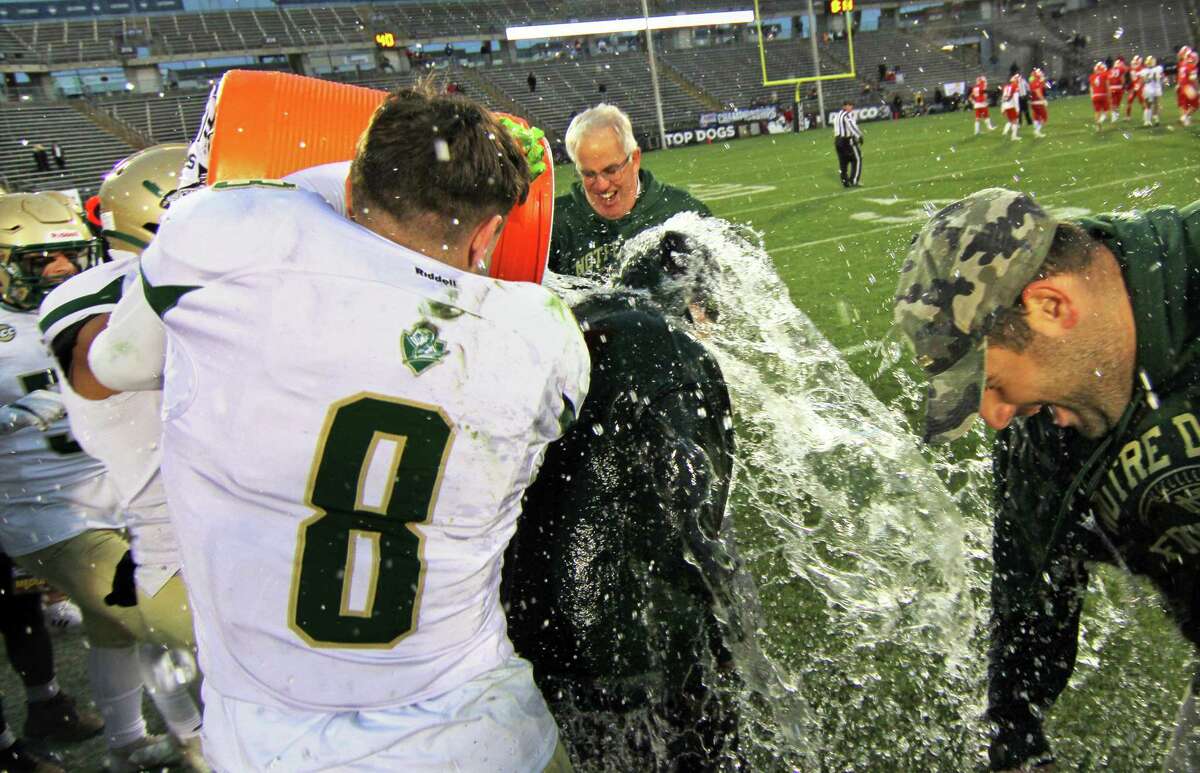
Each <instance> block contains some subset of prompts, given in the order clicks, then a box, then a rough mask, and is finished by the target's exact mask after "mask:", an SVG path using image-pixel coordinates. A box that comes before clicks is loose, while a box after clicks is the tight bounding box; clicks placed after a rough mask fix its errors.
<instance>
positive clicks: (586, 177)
mask: <svg viewBox="0 0 1200 773" xmlns="http://www.w3.org/2000/svg"><path fill="white" fill-rule="evenodd" d="M632 158H633V153H630V154H629V155H627V156H625V160H624V161H622V162H621V163H619V164H610V165H608V166H606V167H605V168H603V169H601V170H600V171H599V172H593V171H592V170H590V169H588V170H586V171H585V170H583V169H580V168H579V167H575V173H576V174H578V175H579V176H580V177H582V178H583V181H584V182H588V183H591V182H595V181H596V178H597V177H599V178H602V179H603V180H604V181H605V182H612V181H613V180H614V179H616V177H617V176H618V175H620V174H621V172H624V171H625V167H627V166H629V161H630V160H631V159H632Z"/></svg>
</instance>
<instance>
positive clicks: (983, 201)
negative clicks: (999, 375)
mask: <svg viewBox="0 0 1200 773" xmlns="http://www.w3.org/2000/svg"><path fill="white" fill-rule="evenodd" d="M1056 226H1057V223H1056V222H1055V220H1054V219H1053V218H1051V217H1050V216H1049V215H1047V214H1046V212H1045V210H1043V209H1042V208H1041V207H1039V206H1038V205H1037V204H1036V203H1035V202H1034V201H1033V199H1031V198H1030V197H1029V196H1027V195H1025V194H1023V193H1017V192H1015V191H1009V190H1004V189H1003V188H986V189H984V190H981V191H979V192H977V193H973V194H971V195H970V196H968V197H967V198H965V199H961V200H960V201H956V202H954V203H953V204H951V205H949V206H948V207H946V208H945V209H943V210H941V211H940V212H938V213H937V214H935V215H934V216H933V218H932V219H931V220H930V221H929V222H928V223H927V224H926V225H925V227H924V228H923V229H921V232H920V233H919V234H917V236H916V238H915V239H914V240H913V243H912V246H911V247H910V248H909V251H908V259H907V260H906V261H905V262H904V266H903V267H902V268H901V269H900V286H899V289H898V290H897V293H896V308H895V318H896V324H897V326H898V327H899V328H900V329H901V330H902V331H903V332H904V334H905V335H907V336H908V338H909V339H910V340H911V341H912V344H913V347H914V349H915V350H916V353H917V362H918V363H919V364H920V365H921V367H922V368H923V369H924V370H925V372H926V373H927V374H928V375H929V378H930V385H929V397H928V406H927V409H926V423H925V438H926V440H928V441H930V442H934V443H940V442H946V441H950V440H953V439H954V438H956V437H959V436H961V435H962V434H963V433H965V432H966V431H967V430H968V429H969V428H970V426H971V422H972V421H974V419H975V417H976V416H978V415H979V406H980V402H981V401H982V398H983V385H984V355H985V350H986V347H987V341H986V336H987V333H988V331H989V329H990V327H991V324H992V322H993V320H994V316H995V312H996V310H997V309H1000V308H1005V307H1010V306H1012V304H1013V303H1014V302H1015V301H1016V299H1017V297H1018V295H1020V293H1021V290H1022V289H1023V288H1024V287H1025V286H1026V285H1027V284H1028V283H1029V282H1030V280H1032V279H1034V278H1035V277H1036V276H1037V274H1038V271H1039V269H1040V268H1041V266H1042V262H1043V260H1044V259H1045V257H1046V254H1047V253H1048V252H1049V250H1050V245H1051V243H1052V242H1053V240H1054V232H1055V227H1056Z"/></svg>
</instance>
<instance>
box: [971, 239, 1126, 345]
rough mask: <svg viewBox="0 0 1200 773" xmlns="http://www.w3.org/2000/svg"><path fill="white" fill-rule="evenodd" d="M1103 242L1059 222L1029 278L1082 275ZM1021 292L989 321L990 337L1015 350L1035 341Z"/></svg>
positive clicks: (989, 339) (999, 309)
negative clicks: (1052, 239)
mask: <svg viewBox="0 0 1200 773" xmlns="http://www.w3.org/2000/svg"><path fill="white" fill-rule="evenodd" d="M1102 246H1103V243H1102V242H1101V241H1100V240H1099V239H1097V238H1096V237H1094V236H1092V235H1091V234H1090V233H1088V232H1087V231H1085V230H1084V229H1083V228H1080V227H1079V226H1077V225H1075V224H1074V223H1059V224H1058V226H1057V227H1056V228H1055V230H1054V241H1052V242H1051V243H1050V252H1049V253H1047V254H1046V259H1045V260H1044V261H1042V267H1041V268H1040V269H1039V270H1038V273H1037V275H1036V276H1035V277H1034V278H1033V279H1032V280H1030V282H1031V283H1032V282H1036V281H1039V280H1041V279H1047V278H1049V277H1052V276H1060V275H1063V274H1079V273H1082V272H1083V271H1086V270H1087V269H1088V268H1090V267H1091V265H1092V263H1093V262H1094V261H1095V259H1096V255H1097V254H1098V253H1099V248H1100V247H1102ZM1023 295H1024V288H1022V292H1021V293H1018V294H1017V297H1016V300H1014V301H1013V303H1012V305H1011V306H1002V307H1000V308H998V309H996V311H994V312H992V316H991V319H990V320H989V322H988V329H987V340H988V343H989V344H991V345H993V346H999V347H1002V348H1004V349H1008V350H1010V351H1013V352H1017V353H1018V354H1019V353H1020V352H1023V351H1025V348H1026V347H1028V346H1029V344H1030V342H1032V341H1033V329H1032V328H1030V327H1029V321H1028V320H1027V319H1026V318H1025V316H1026V311H1025V300H1024V298H1023Z"/></svg>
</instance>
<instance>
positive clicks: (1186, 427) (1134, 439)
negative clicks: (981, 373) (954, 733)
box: [988, 202, 1200, 770]
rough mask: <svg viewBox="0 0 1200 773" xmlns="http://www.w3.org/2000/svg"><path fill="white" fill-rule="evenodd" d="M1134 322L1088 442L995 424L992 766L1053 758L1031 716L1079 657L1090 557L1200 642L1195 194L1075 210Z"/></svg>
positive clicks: (1042, 419) (1046, 421) (1046, 423)
mask: <svg viewBox="0 0 1200 773" xmlns="http://www.w3.org/2000/svg"><path fill="white" fill-rule="evenodd" d="M1081 225H1082V226H1083V227H1084V228H1086V229H1088V231H1090V232H1091V233H1092V234H1093V235H1095V236H1097V237H1099V238H1100V239H1101V240H1102V241H1104V243H1105V244H1107V245H1108V247H1109V249H1111V250H1112V251H1113V254H1114V255H1116V257H1117V261H1118V262H1119V263H1120V265H1121V269H1122V273H1123V274H1124V278H1125V285H1126V288H1127V289H1128V291H1129V298H1130V303H1131V305H1132V307H1133V314H1134V320H1135V324H1136V327H1137V361H1136V368H1135V373H1136V374H1137V375H1136V376H1135V385H1134V390H1133V396H1132V400H1131V401H1130V404H1129V407H1128V408H1127V409H1126V411H1125V413H1124V415H1123V416H1122V417H1121V419H1120V421H1118V423H1117V425H1116V426H1115V427H1114V428H1113V430H1112V431H1111V432H1109V433H1108V434H1107V435H1105V436H1104V437H1102V438H1100V439H1098V440H1088V439H1086V438H1084V437H1082V436H1081V435H1079V433H1077V432H1075V431H1073V430H1063V429H1060V428H1058V427H1056V426H1054V424H1053V422H1052V421H1051V419H1050V417H1049V416H1048V415H1047V414H1046V413H1045V412H1042V413H1039V414H1037V415H1036V416H1032V417H1030V418H1029V419H1027V420H1026V421H1024V422H1016V423H1014V424H1013V425H1012V426H1010V427H1009V428H1008V429H1006V430H1005V431H1003V432H1001V433H999V434H998V435H997V437H996V447H995V451H994V454H993V461H994V465H995V473H996V496H997V509H996V519H995V521H996V522H995V537H994V539H993V543H992V553H993V559H994V562H995V570H994V574H993V578H992V643H991V649H990V651H989V654H988V655H989V656H988V716H989V718H990V719H991V720H992V721H993V722H994V723H995V724H996V725H997V734H996V735H995V737H994V738H993V740H992V744H991V749H990V757H991V767H992V768H993V769H994V770H1002V769H1009V768H1017V767H1020V766H1021V765H1022V764H1024V763H1029V762H1033V761H1042V760H1049V759H1052V756H1051V753H1050V747H1049V743H1048V742H1047V740H1046V737H1045V735H1044V734H1043V732H1042V722H1041V719H1040V717H1041V714H1042V711H1044V710H1045V709H1047V708H1049V707H1050V705H1051V704H1052V703H1053V702H1054V700H1055V699H1056V698H1057V697H1058V695H1059V693H1061V692H1062V690H1063V689H1064V688H1065V687H1066V684H1067V680H1068V679H1069V678H1070V676H1071V672H1072V670H1073V669H1074V666H1075V654H1076V649H1077V646H1078V645H1077V639H1078V635H1079V615H1080V611H1081V609H1082V607H1083V597H1084V591H1085V590H1086V588H1087V582H1088V570H1087V564H1088V563H1089V562H1096V561H1101V562H1105V563H1109V564H1114V565H1117V566H1121V567H1122V568H1125V569H1128V570H1129V571H1131V572H1133V573H1135V574H1139V575H1142V576H1144V577H1147V578H1148V579H1150V581H1151V582H1153V583H1154V584H1155V585H1156V586H1157V587H1158V589H1159V591H1160V592H1161V593H1162V595H1163V598H1164V600H1165V602H1166V604H1167V607H1168V609H1169V610H1170V612H1171V615H1172V618H1173V619H1174V620H1175V622H1176V623H1177V624H1178V625H1179V628H1180V630H1181V631H1182V633H1183V634H1184V636H1186V637H1187V638H1188V639H1190V640H1191V641H1192V642H1193V643H1195V644H1197V645H1200V494H1198V493H1197V492H1198V491H1200V487H1198V486H1197V483H1200V202H1196V203H1193V204H1191V205H1190V206H1188V207H1184V208H1182V209H1176V208H1175V207H1158V208H1156V209H1153V210H1149V211H1147V212H1132V213H1123V214H1117V215H1106V216H1104V217H1100V218H1096V219H1089V220H1084V221H1083V222H1082V223H1081Z"/></svg>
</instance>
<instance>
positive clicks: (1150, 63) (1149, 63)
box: [1146, 56, 1158, 67]
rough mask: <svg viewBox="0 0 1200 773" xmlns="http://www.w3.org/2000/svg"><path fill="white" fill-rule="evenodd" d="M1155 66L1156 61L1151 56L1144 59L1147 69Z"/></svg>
mask: <svg viewBox="0 0 1200 773" xmlns="http://www.w3.org/2000/svg"><path fill="white" fill-rule="evenodd" d="M1156 64H1158V60H1157V59H1155V58H1154V57H1153V56H1148V57H1146V66H1147V67H1153V66H1155V65H1156Z"/></svg>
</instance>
